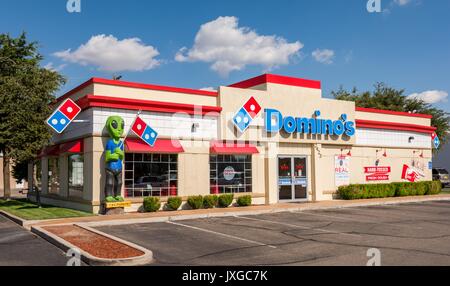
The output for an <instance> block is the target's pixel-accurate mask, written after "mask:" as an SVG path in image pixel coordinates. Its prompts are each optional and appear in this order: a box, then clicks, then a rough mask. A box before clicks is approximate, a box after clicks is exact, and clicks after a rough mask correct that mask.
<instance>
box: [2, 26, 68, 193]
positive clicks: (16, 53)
mask: <svg viewBox="0 0 450 286" xmlns="http://www.w3.org/2000/svg"><path fill="white" fill-rule="evenodd" d="M42 60H43V57H42V56H41V55H40V54H39V52H38V44H37V43H36V42H29V41H28V40H27V38H26V35H25V33H23V34H22V35H20V36H19V37H18V38H12V37H11V36H10V35H9V34H0V152H1V153H3V173H4V179H3V180H4V186H5V187H4V189H5V190H4V196H5V198H6V199H8V198H9V197H10V194H11V190H10V188H9V185H10V182H9V177H10V166H11V165H13V166H17V168H26V164H25V162H29V161H34V160H35V159H36V156H37V154H38V153H39V151H40V150H42V148H43V147H44V146H46V145H47V144H48V141H49V139H50V137H51V133H50V131H49V129H48V128H47V127H46V125H45V124H44V122H45V119H46V118H47V117H48V116H49V115H50V114H51V105H52V103H53V102H54V101H55V96H54V94H55V92H56V91H57V90H58V89H59V88H60V86H61V85H62V84H64V83H65V79H64V78H63V77H62V76H61V75H60V74H58V73H57V72H55V71H50V70H48V69H45V68H42V67H41V66H40V63H41V61H42ZM24 173H25V171H24V170H15V172H14V174H22V175H23V174H24Z"/></svg>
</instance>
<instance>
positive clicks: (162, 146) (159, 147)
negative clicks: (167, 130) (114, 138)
mask: <svg viewBox="0 0 450 286" xmlns="http://www.w3.org/2000/svg"><path fill="white" fill-rule="evenodd" d="M125 147H126V151H127V152H134V153H164V154H178V153H183V152H184V149H183V146H181V143H180V141H178V140H170V139H158V140H156V142H155V146H153V147H151V146H150V145H148V144H147V143H145V142H144V141H142V140H141V139H139V138H128V139H126V140H125Z"/></svg>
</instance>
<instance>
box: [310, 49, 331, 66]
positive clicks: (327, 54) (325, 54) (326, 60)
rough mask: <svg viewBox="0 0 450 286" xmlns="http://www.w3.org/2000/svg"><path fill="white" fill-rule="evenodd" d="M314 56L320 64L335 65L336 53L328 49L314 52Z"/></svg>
mask: <svg viewBox="0 0 450 286" xmlns="http://www.w3.org/2000/svg"><path fill="white" fill-rule="evenodd" d="M312 56H313V58H314V59H315V60H316V61H318V62H319V63H322V64H327V65H329V64H332V63H333V58H334V51H333V50H328V49H324V50H320V49H317V50H315V51H314V52H312Z"/></svg>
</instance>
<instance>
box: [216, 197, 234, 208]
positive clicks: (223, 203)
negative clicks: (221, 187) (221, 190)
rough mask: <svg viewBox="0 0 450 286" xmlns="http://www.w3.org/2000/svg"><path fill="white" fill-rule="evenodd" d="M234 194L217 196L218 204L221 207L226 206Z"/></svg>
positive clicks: (231, 200)
mask: <svg viewBox="0 0 450 286" xmlns="http://www.w3.org/2000/svg"><path fill="white" fill-rule="evenodd" d="M233 199H234V195H233V194H225V195H220V196H219V206H220V207H222V208H227V207H229V206H230V205H231V204H232V203H233Z"/></svg>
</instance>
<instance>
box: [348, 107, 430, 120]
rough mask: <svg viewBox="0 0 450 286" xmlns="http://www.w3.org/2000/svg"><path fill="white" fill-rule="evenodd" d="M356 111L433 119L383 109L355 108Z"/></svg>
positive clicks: (421, 115)
mask: <svg viewBox="0 0 450 286" xmlns="http://www.w3.org/2000/svg"><path fill="white" fill-rule="evenodd" d="M356 111H360V112H370V113H380V114H389V115H399V116H408V117H420V118H427V119H431V118H433V116H432V115H429V114H422V113H408V112H401V111H392V110H383V109H375V108H364V107H357V108H356Z"/></svg>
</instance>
